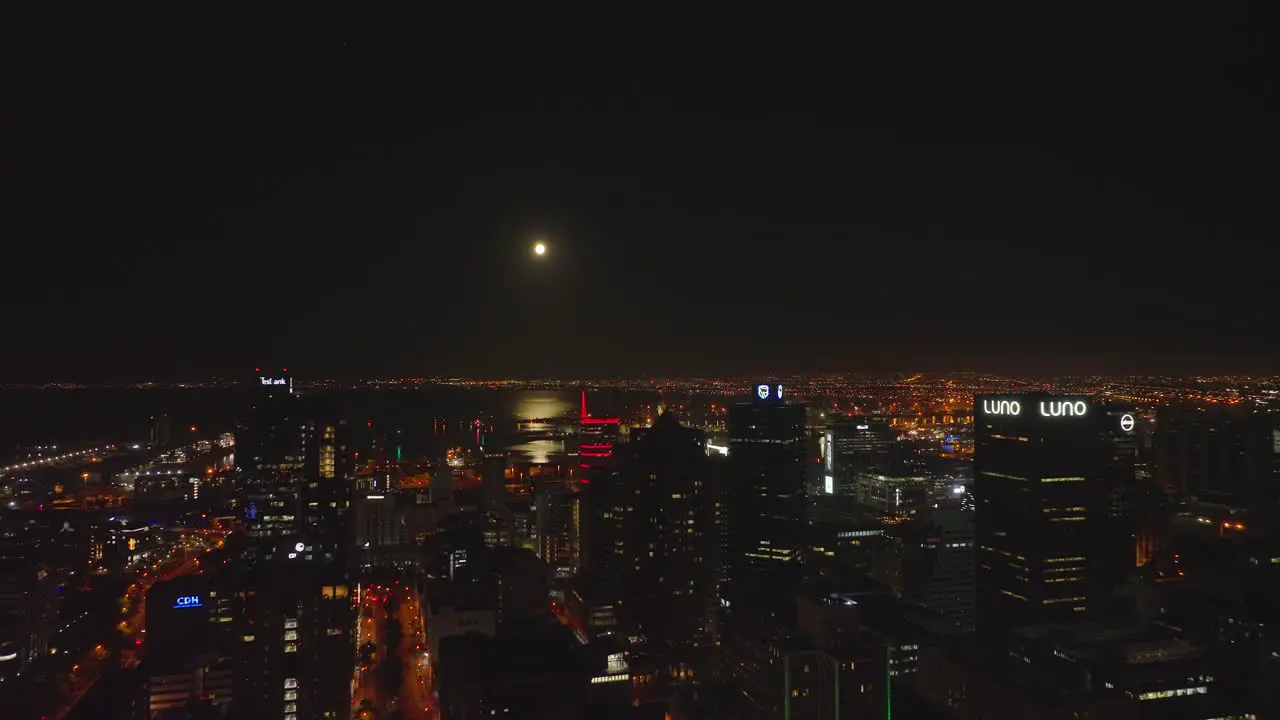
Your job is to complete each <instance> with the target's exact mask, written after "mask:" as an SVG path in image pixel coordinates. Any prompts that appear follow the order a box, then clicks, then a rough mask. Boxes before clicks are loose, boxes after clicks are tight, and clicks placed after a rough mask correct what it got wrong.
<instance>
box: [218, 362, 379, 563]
mask: <svg viewBox="0 0 1280 720" xmlns="http://www.w3.org/2000/svg"><path fill="white" fill-rule="evenodd" d="M250 392H251V397H250V406H249V412H248V413H247V416H246V418H245V421H244V422H242V423H241V424H240V425H239V427H238V428H237V432H236V472H237V482H238V484H239V485H240V490H241V493H240V494H241V500H242V503H243V508H244V510H243V512H244V524H245V530H246V533H247V535H248V537H249V538H250V539H251V540H254V541H255V542H254V543H253V544H252V546H251V548H250V554H252V555H258V554H261V552H265V551H268V550H269V549H270V548H272V547H274V546H275V544H276V543H275V540H278V539H280V538H289V537H294V536H299V535H302V534H306V535H307V536H308V537H309V538H312V542H313V543H315V544H317V546H318V547H319V548H320V549H319V550H318V551H317V552H319V553H320V555H321V557H323V558H326V559H329V560H333V561H337V562H343V561H344V558H345V552H346V549H347V546H348V544H349V538H348V528H349V522H350V517H349V515H350V511H351V490H352V488H353V481H352V477H353V475H354V473H355V467H354V454H353V452H352V448H351V447H350V443H349V437H348V436H349V433H348V428H347V423H346V421H345V420H341V419H339V418H338V417H337V416H336V413H335V412H334V410H333V408H332V407H330V406H329V403H328V399H327V398H325V397H323V396H318V395H304V394H301V393H297V392H294V389H293V379H292V377H290V376H289V374H288V372H287V371H285V370H281V371H280V372H278V373H274V374H272V373H263V372H262V371H261V369H259V370H258V371H257V372H256V373H255V375H254V377H253V379H252V380H251V381H250Z"/></svg>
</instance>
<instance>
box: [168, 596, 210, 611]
mask: <svg viewBox="0 0 1280 720" xmlns="http://www.w3.org/2000/svg"><path fill="white" fill-rule="evenodd" d="M173 606H174V607H175V608H198V607H204V604H203V603H201V602H200V596H199V595H179V596H178V599H177V600H175V601H174V602H173Z"/></svg>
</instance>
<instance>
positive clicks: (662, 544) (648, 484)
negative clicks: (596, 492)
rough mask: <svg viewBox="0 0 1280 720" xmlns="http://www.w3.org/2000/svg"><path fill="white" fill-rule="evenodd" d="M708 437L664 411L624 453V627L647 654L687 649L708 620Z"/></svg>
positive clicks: (700, 635)
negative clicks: (639, 640) (645, 647)
mask: <svg viewBox="0 0 1280 720" xmlns="http://www.w3.org/2000/svg"><path fill="white" fill-rule="evenodd" d="M705 447H706V436H705V434H704V433H703V432H702V431H701V430H695V429H693V428H689V427H685V426H684V425H681V424H680V421H679V420H678V419H677V418H676V416H675V414H674V413H672V412H670V411H668V412H665V413H663V414H662V415H659V416H658V418H657V422H655V423H654V424H653V427H652V428H649V429H647V430H645V431H643V432H642V433H641V434H640V435H639V436H638V437H637V438H636V439H635V440H633V442H631V443H630V444H628V446H627V455H626V456H625V458H624V459H623V461H622V467H621V471H622V474H621V477H622V487H623V489H624V494H629V496H628V497H625V504H626V509H625V511H624V512H625V513H626V514H625V517H624V519H623V523H622V542H621V544H620V548H621V550H622V553H623V556H622V557H621V558H620V561H619V562H620V565H621V570H622V573H621V579H622V589H623V592H622V598H623V601H624V604H623V605H622V608H621V613H620V614H621V620H622V622H623V625H624V629H625V630H626V632H627V633H628V634H631V635H636V636H642V637H644V638H646V639H647V641H648V645H649V647H650V649H651V650H654V651H658V652H661V649H665V648H672V647H688V646H691V645H694V644H696V643H697V642H699V641H700V640H701V638H702V637H703V633H704V630H705V628H706V621H707V602H706V596H705V595H704V591H705V589H706V586H707V577H706V576H705V574H704V570H705V568H706V565H705V564H704V563H705V556H706V554H707V553H706V547H705V544H704V542H703V533H704V532H706V531H707V528H706V527H705V523H704V522H703V518H704V517H705V516H704V510H705V507H704V498H705V496H704V487H705V485H706V482H707V477H706V474H707V454H706V449H705Z"/></svg>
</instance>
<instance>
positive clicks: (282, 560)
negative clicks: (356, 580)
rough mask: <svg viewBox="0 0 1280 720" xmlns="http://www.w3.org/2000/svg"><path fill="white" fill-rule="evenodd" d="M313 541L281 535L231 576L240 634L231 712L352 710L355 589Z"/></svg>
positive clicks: (278, 715)
mask: <svg viewBox="0 0 1280 720" xmlns="http://www.w3.org/2000/svg"><path fill="white" fill-rule="evenodd" d="M321 550H322V548H320V547H318V546H317V544H316V543H315V542H314V541H311V542H309V541H307V540H302V539H299V540H296V541H292V540H283V541H280V543H279V544H278V547H276V548H274V549H273V552H271V553H270V554H269V557H270V558H271V560H270V561H269V562H267V563H262V564H259V565H257V566H255V567H252V568H249V569H248V570H247V572H246V573H245V574H244V576H243V577H241V578H240V579H238V580H237V591H238V596H237V597H238V601H239V602H240V603H241V604H242V607H243V610H242V613H243V614H242V616H241V617H242V623H241V625H240V631H239V632H240V633H241V636H240V638H239V643H238V645H239V649H238V651H237V653H236V654H237V664H236V668H237V671H238V672H237V676H236V688H235V700H234V705H233V712H232V717H237V718H253V719H256V718H272V719H273V720H300V719H301V718H344V717H348V716H349V715H350V714H351V683H352V681H351V663H352V658H354V657H355V651H356V648H355V627H354V624H355V611H354V609H353V596H354V593H355V588H354V586H353V584H352V583H351V582H350V581H349V580H348V575H347V573H346V571H345V568H340V567H335V566H334V564H333V563H331V562H326V561H324V560H322V559H320V557H319V553H320V552H321Z"/></svg>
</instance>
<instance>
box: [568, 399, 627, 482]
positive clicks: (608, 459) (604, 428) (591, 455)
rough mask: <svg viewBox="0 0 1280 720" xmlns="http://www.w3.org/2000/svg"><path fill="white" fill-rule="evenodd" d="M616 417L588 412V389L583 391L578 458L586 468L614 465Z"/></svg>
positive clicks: (616, 432)
mask: <svg viewBox="0 0 1280 720" xmlns="http://www.w3.org/2000/svg"><path fill="white" fill-rule="evenodd" d="M618 422H619V418H616V417H612V418H611V417H593V416H592V415H591V413H589V412H587V391H586V390H583V391H582V413H581V415H580V417H579V419H578V423H579V428H578V459H579V463H580V465H581V467H582V468H583V469H584V470H596V469H604V468H609V467H612V466H613V445H614V443H615V442H617V439H618Z"/></svg>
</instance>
